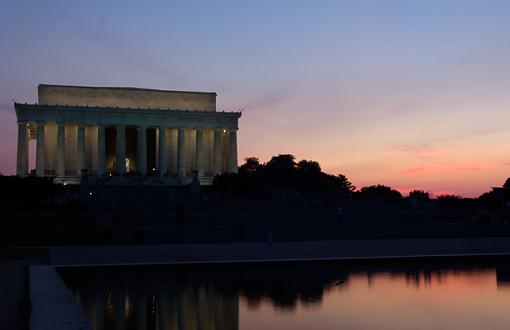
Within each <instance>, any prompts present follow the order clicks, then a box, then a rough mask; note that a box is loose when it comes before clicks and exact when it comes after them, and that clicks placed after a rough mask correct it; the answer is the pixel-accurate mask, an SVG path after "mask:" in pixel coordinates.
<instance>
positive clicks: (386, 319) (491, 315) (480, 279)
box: [60, 258, 510, 330]
mask: <svg viewBox="0 0 510 330" xmlns="http://www.w3.org/2000/svg"><path fill="white" fill-rule="evenodd" d="M60 273H61V275H62V278H63V279H64V281H65V283H66V284H67V286H68V287H69V288H70V290H71V291H72V293H73V294H74V296H75V298H76V301H77V302H78V303H79V305H80V306H81V307H82V309H83V311H84V312H85V314H86V315H87V316H88V317H89V320H90V321H91V323H92V325H93V326H94V327H95V329H96V330H100V329H101V330H103V329H137V330H140V329H147V330H155V329H159V330H166V329H176V330H177V329H186V330H188V329H196V330H199V329H217V330H220V329H221V330H223V329H225V330H230V329H242V330H255V329H265V330H268V329H303V330H304V329H314V330H326V329H402V330H404V329H405V330H409V329H427V330H428V329H508V328H510V312H509V306H510V285H509V284H510V259H507V258H479V259H462V260H459V259H455V260H454V259H442V261H433V260H429V261H420V262H418V261H399V262H397V261H394V262H391V263H382V262H377V263H372V262H364V263H361V262H354V263H353V262H351V263H334V264H331V263H307V264H303V263H302V264H287V265H282V264H266V265H263V264H259V265H229V266H227V265H223V266H220V265H215V266H186V267H180V266H179V267H158V268H143V269H142V268H110V269H104V268H99V269H86V270H83V269H80V270H77V269H67V270H61V271H60Z"/></svg>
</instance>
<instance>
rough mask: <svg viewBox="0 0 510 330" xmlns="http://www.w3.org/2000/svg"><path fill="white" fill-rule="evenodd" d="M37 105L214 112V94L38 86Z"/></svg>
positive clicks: (120, 88) (124, 88)
mask: <svg viewBox="0 0 510 330" xmlns="http://www.w3.org/2000/svg"><path fill="white" fill-rule="evenodd" d="M38 93H39V104H46V105H47V104H51V105H53V104H58V105H79V106H99V107H120V108H150V109H175V110H196V111H211V112H214V111H216V93H204V92H181V91H164V90H155V89H142V88H127V87H78V86H58V85H39V87H38Z"/></svg>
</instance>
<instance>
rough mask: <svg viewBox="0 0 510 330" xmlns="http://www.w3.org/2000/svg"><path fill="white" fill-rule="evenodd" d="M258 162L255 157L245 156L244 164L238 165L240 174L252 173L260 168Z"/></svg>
mask: <svg viewBox="0 0 510 330" xmlns="http://www.w3.org/2000/svg"><path fill="white" fill-rule="evenodd" d="M260 166H261V165H260V162H259V159H258V158H257V157H247V158H245V159H244V164H243V165H241V166H239V173H240V174H247V175H254V174H255V173H256V172H257V171H258V170H259V169H260Z"/></svg>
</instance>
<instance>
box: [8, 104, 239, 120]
mask: <svg viewBox="0 0 510 330" xmlns="http://www.w3.org/2000/svg"><path fill="white" fill-rule="evenodd" d="M14 108H15V109H27V110H28V109H31V110H38V109H41V110H70V111H85V112H104V113H139V114H183V115H190V116H194V115H207V116H232V115H234V116H238V117H241V114H242V113H241V111H203V110H190V109H162V108H130V107H104V106H82V105H67V104H66V105H62V104H37V103H17V102H15V103H14Z"/></svg>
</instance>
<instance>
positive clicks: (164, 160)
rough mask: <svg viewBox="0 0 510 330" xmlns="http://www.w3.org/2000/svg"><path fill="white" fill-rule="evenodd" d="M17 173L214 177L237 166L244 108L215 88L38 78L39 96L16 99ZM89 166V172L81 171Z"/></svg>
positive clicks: (165, 179)
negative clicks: (235, 108) (61, 82)
mask: <svg viewBox="0 0 510 330" xmlns="http://www.w3.org/2000/svg"><path fill="white" fill-rule="evenodd" d="M14 108H15V110H16V115H17V123H18V149H17V175H19V176H25V175H28V174H29V171H30V169H29V154H32V153H30V152H29V140H31V139H34V140H36V142H35V149H36V150H35V158H36V159H35V174H36V175H38V176H55V177H56V181H57V182H64V183H66V182H67V183H74V182H78V180H79V178H80V176H81V175H82V173H88V175H89V176H92V177H94V178H96V179H98V178H100V179H101V182H104V181H106V182H112V183H119V184H129V183H132V182H138V183H140V182H143V183H147V184H151V183H154V184H186V183H188V182H190V180H191V178H192V177H193V176H194V175H196V176H197V177H198V179H199V180H200V182H201V184H210V183H211V182H212V178H213V177H214V176H215V175H216V174H221V173H224V172H236V171H237V129H238V119H239V118H240V117H241V113H240V112H223V111H221V112H220V111H217V110H216V93H206V92H182V91H166V90H154V89H141V88H124V87H77V86H58V85H39V88H38V103H37V104H26V103H25V104H22V103H15V104H14ZM82 170H86V171H82Z"/></svg>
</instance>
